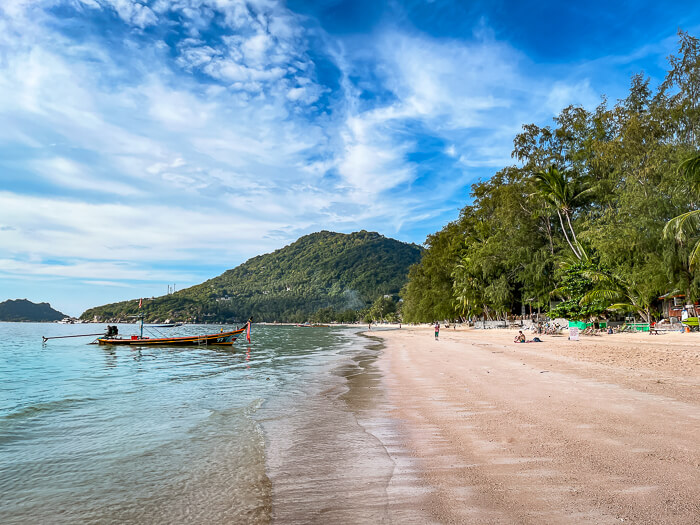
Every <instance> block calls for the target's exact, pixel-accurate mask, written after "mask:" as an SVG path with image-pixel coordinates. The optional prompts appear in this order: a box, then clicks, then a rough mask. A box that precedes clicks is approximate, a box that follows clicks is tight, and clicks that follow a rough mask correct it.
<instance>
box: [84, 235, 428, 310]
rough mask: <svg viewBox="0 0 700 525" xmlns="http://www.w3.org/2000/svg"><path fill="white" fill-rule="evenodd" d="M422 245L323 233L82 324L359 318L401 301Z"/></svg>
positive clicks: (115, 307)
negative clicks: (134, 318)
mask: <svg viewBox="0 0 700 525" xmlns="http://www.w3.org/2000/svg"><path fill="white" fill-rule="evenodd" d="M422 252H423V248H421V247H420V246H418V245H416V244H408V243H404V242H401V241H397V240H395V239H390V238H387V237H384V236H383V235H380V234H379V233H376V232H367V231H364V230H363V231H359V232H355V233H351V234H343V233H335V232H329V231H321V232H318V233H312V234H310V235H305V236H304V237H301V238H299V239H298V240H296V241H295V242H294V243H292V244H290V245H289V246H285V247H284V248H281V249H279V250H277V251H275V252H273V253H268V254H265V255H259V256H257V257H253V258H252V259H249V260H248V261H246V262H245V263H243V264H241V265H240V266H237V267H236V268H233V269H231V270H227V271H226V272H224V273H223V274H222V275H219V276H218V277H215V278H213V279H210V280H208V281H206V282H204V283H202V284H199V285H196V286H192V287H191V288H186V289H184V290H180V291H178V292H176V293H173V294H169V295H165V296H162V297H155V298H152V299H148V300H144V301H143V304H142V308H141V309H140V310H139V307H138V306H139V299H138V298H135V299H133V300H131V301H122V302H119V303H112V304H107V305H104V306H98V307H95V308H90V309H89V310H86V311H85V312H83V314H82V315H81V316H80V317H81V319H83V320H86V321H98V322H116V321H119V320H126V319H127V318H128V316H129V315H135V314H138V313H142V314H143V315H144V318H145V320H146V321H147V322H163V321H166V320H171V321H194V322H243V321H245V320H247V319H248V317H250V316H253V317H254V319H255V320H256V321H268V322H272V321H280V322H303V321H306V320H309V319H311V316H312V315H315V316H316V317H315V319H317V320H319V321H330V320H337V321H342V322H352V321H355V320H359V318H360V317H361V312H362V311H363V310H365V309H368V308H369V307H370V305H372V303H373V302H375V301H377V300H378V299H383V298H385V297H393V298H396V299H397V300H398V294H399V291H400V290H401V288H402V286H403V285H404V284H405V283H406V279H407V276H408V270H409V267H410V266H411V265H413V264H415V263H417V262H418V261H420V258H421V254H422Z"/></svg>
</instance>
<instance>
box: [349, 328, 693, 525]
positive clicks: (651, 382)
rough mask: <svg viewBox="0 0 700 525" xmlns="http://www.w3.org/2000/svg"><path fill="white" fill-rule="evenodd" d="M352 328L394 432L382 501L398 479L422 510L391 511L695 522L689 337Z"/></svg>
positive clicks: (437, 517) (391, 495) (433, 516)
mask: <svg viewBox="0 0 700 525" xmlns="http://www.w3.org/2000/svg"><path fill="white" fill-rule="evenodd" d="M362 333H363V334H364V335H367V336H370V337H372V338H377V339H381V340H382V341H383V343H384V349H383V350H382V352H381V354H380V356H379V358H378V360H377V366H378V368H379V370H380V371H381V373H382V386H383V389H382V390H383V394H382V395H384V396H386V403H385V404H384V406H383V407H382V409H381V410H382V411H384V415H385V416H386V417H389V418H391V419H392V420H393V421H394V422H395V424H396V426H397V429H398V436H393V437H390V438H389V439H390V440H394V441H395V440H396V439H398V441H399V445H400V446H393V447H392V445H395V444H396V443H392V442H388V443H385V445H388V446H387V452H388V453H389V454H390V455H391V456H392V458H393V460H394V462H395V464H396V465H397V467H399V468H397V470H396V472H395V476H394V478H393V479H392V481H391V482H390V484H389V487H392V486H394V487H396V488H397V489H398V490H397V491H395V492H392V491H388V492H387V498H388V505H389V508H396V507H395V505H394V504H395V503H397V501H398V500H399V499H401V495H402V494H403V495H405V494H406V493H407V491H408V489H409V488H410V490H412V491H413V493H414V494H415V495H416V497H415V500H414V502H413V504H414V506H415V507H414V510H415V511H416V512H418V514H416V517H417V516H418V515H420V513H427V515H423V516H422V517H421V518H420V519H414V520H411V519H410V516H411V514H410V513H409V514H404V516H403V518H404V519H403V520H402V521H404V522H405V519H406V518H408V521H409V522H411V521H412V522H425V518H426V516H428V517H429V519H428V521H431V520H432V521H434V522H437V523H446V522H458V523H513V524H516V523H517V524H520V523H567V524H568V523H581V524H583V523H586V524H588V523H596V524H601V523H620V522H621V521H630V522H633V523H644V524H659V523H698V522H699V521H698V520H700V518H698V516H700V470H699V468H698V467H699V466H700V444H698V441H697V436H698V435H700V334H696V333H691V334H681V333H667V334H663V335H653V336H651V335H649V334H611V335H608V334H604V335H600V336H583V337H582V338H581V341H578V342H577V341H568V340H567V337H566V336H546V335H545V336H540V337H541V338H542V340H543V342H542V343H534V344H517V343H513V342H512V341H513V337H514V335H515V334H517V330H475V329H467V328H459V329H457V330H456V331H454V330H451V329H450V330H442V331H441V333H440V340H439V341H435V340H434V338H433V333H432V330H431V328H430V327H406V326H404V327H403V328H402V329H401V330H376V331H375V330H372V331H371V332H370V331H366V332H362ZM379 439H382V436H381V435H380V436H379ZM405 456H407V457H408V458H410V460H411V461H410V463H411V465H412V467H410V468H408V467H407V469H406V471H405V472H402V471H401V468H400V466H401V462H402V459H403V458H404V457H405ZM411 469H415V470H411ZM402 476H405V477H404V478H403V479H402ZM403 481H407V483H405V484H404V485H403V486H402V485H401V483H402V482H403ZM392 484H393V485H392Z"/></svg>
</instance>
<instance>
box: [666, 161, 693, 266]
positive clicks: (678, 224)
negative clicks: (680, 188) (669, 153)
mask: <svg viewBox="0 0 700 525" xmlns="http://www.w3.org/2000/svg"><path fill="white" fill-rule="evenodd" d="M678 172H679V174H681V175H684V176H685V179H686V180H687V182H688V183H689V186H690V188H691V191H693V192H694V193H695V194H696V195H697V196H698V197H700V154H697V155H695V156H693V157H690V158H689V159H687V160H685V161H683V162H682V163H681V165H680V166H679V168H678ZM664 235H666V236H673V238H674V239H675V240H676V242H678V243H679V244H683V243H684V242H686V241H688V240H689V239H693V240H694V245H693V247H692V249H691V251H690V255H689V257H688V264H689V267H690V269H691V270H694V269H695V267H696V265H697V264H698V262H700V209H694V210H690V211H687V212H685V213H682V214H680V215H678V216H676V217H674V218H673V219H671V220H670V221H669V222H668V223H667V224H666V227H665V228H664Z"/></svg>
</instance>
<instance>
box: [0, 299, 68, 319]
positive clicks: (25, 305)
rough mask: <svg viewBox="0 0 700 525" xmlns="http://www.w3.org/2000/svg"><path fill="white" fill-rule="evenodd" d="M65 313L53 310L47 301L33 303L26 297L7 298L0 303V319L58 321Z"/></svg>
mask: <svg viewBox="0 0 700 525" xmlns="http://www.w3.org/2000/svg"><path fill="white" fill-rule="evenodd" d="M64 317H68V316H67V315H66V314H64V313H61V312H59V311H58V310H54V309H53V308H51V305H50V304H49V303H38V304H37V303H33V302H31V301H28V300H27V299H15V300H13V299H8V300H7V301H4V302H2V303H0V321H10V322H35V323H44V322H51V321H60V320H61V319H63V318H64Z"/></svg>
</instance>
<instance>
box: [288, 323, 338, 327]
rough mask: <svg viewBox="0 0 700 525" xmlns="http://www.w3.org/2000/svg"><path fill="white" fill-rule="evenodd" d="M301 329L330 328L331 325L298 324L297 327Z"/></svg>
mask: <svg viewBox="0 0 700 525" xmlns="http://www.w3.org/2000/svg"><path fill="white" fill-rule="evenodd" d="M296 326H298V327H299V328H330V326H331V325H329V324H309V323H304V324H298V325H296Z"/></svg>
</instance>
